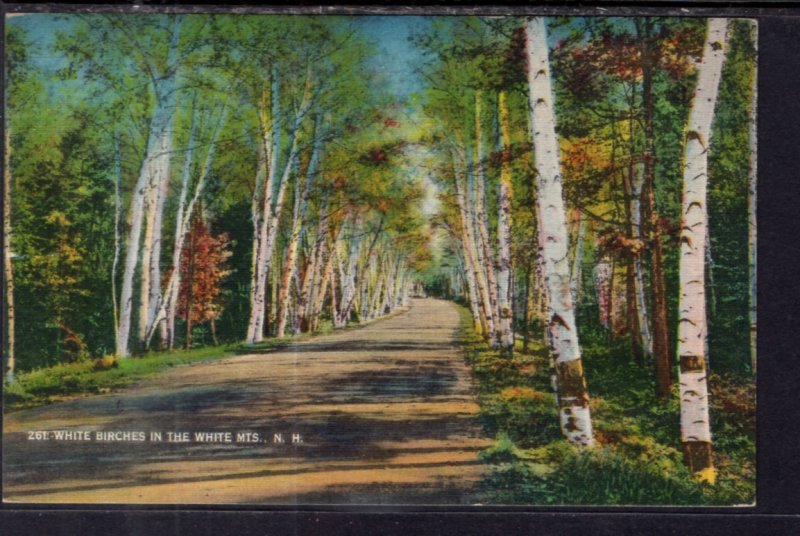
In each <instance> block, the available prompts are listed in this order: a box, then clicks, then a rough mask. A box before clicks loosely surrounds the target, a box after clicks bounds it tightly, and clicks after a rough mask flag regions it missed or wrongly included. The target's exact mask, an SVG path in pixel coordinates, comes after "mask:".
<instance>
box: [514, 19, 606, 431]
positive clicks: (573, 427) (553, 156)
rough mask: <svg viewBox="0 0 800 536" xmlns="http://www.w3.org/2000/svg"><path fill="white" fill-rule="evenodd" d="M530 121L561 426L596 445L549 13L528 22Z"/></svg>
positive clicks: (526, 44)
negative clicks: (574, 288) (574, 282)
mask: <svg viewBox="0 0 800 536" xmlns="http://www.w3.org/2000/svg"><path fill="white" fill-rule="evenodd" d="M525 37H526V39H525V52H526V57H527V74H528V86H529V89H530V92H529V99H530V108H529V110H530V122H531V130H532V134H533V147H534V158H535V164H536V171H537V174H536V182H537V184H536V185H537V188H536V190H537V195H536V209H537V213H538V223H539V225H540V227H539V233H540V244H541V247H542V259H543V265H544V277H545V294H546V296H547V301H548V304H549V306H548V318H547V324H548V328H549V333H550V341H549V344H550V351H551V355H552V357H553V359H554V360H555V366H556V376H557V384H558V385H557V395H558V404H559V415H560V420H561V431H562V433H563V434H564V436H565V437H566V438H567V439H568V440H569V441H570V442H572V443H573V444H575V445H579V446H591V445H593V444H594V434H593V432H592V420H591V414H590V410H589V393H588V390H587V388H586V382H585V380H584V375H583V366H582V364H581V353H580V345H579V343H578V332H577V326H576V324H575V310H574V307H573V303H572V295H571V293H570V288H569V287H570V285H569V274H570V269H569V256H568V251H569V248H568V243H567V242H568V237H569V235H568V233H567V224H566V212H565V209H564V199H563V194H562V177H561V168H560V165H561V163H560V156H559V145H558V137H557V135H556V130H555V127H556V123H555V115H554V100H553V90H552V83H551V75H550V62H549V58H548V47H547V33H546V29H545V22H544V18H542V17H533V18H529V19H528V20H527V24H526V26H525Z"/></svg>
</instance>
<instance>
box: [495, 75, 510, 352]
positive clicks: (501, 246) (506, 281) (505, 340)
mask: <svg viewBox="0 0 800 536" xmlns="http://www.w3.org/2000/svg"><path fill="white" fill-rule="evenodd" d="M498 112H499V113H498V116H499V119H500V137H501V140H502V148H501V150H502V155H503V156H502V162H501V165H500V197H499V203H498V204H499V207H498V218H497V252H498V270H497V305H498V322H499V324H498V335H499V339H500V341H499V342H500V348H501V349H502V350H504V351H506V352H508V351H513V349H514V305H513V302H514V299H513V298H514V296H513V293H512V291H511V196H512V194H511V189H512V185H511V125H510V119H509V117H508V104H507V102H506V94H505V92H504V91H501V92H500V93H499V94H498Z"/></svg>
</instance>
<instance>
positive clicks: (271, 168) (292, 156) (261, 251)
mask: <svg viewBox="0 0 800 536" xmlns="http://www.w3.org/2000/svg"><path fill="white" fill-rule="evenodd" d="M277 80H278V78H277V76H276V74H275V73H273V76H272V87H271V91H270V94H271V100H272V107H271V109H272V111H271V112H270V116H269V117H267V116H262V131H263V137H264V146H265V150H266V153H267V160H268V161H269V165H268V169H267V171H266V181H265V184H264V196H263V206H262V207H261V219H260V226H259V228H258V237H257V240H256V241H255V247H256V248H257V251H256V262H255V263H254V271H253V284H252V287H251V307H250V321H249V322H248V327H247V340H246V342H247V343H248V344H253V343H256V342H260V341H262V340H263V338H264V304H265V302H266V287H267V274H268V272H269V264H270V259H271V258H272V253H273V249H274V246H275V242H276V234H277V230H278V223H279V222H280V217H281V213H282V211H283V199H284V195H285V193H286V186H287V184H288V182H289V177H290V175H291V173H292V170H293V169H294V167H295V165H296V160H297V154H298V151H299V137H298V134H299V130H300V126H301V124H302V122H303V119H304V118H305V116H306V114H307V113H308V111H309V109H310V108H311V103H312V102H311V100H312V95H311V87H312V86H311V82H312V78H311V70H310V69H309V71H308V73H307V76H306V84H305V88H304V91H303V96H302V100H301V102H300V106H299V108H298V110H297V113H296V114H295V117H294V122H293V124H292V128H291V130H290V132H289V146H290V149H289V154H288V157H287V160H286V164H285V166H284V168H283V173H282V175H281V176H280V179H278V191H277V195H276V196H275V201H274V203H273V197H272V196H273V193H274V188H275V180H276V179H277V168H278V160H279V159H278V155H279V153H280V127H279V125H278V122H277V119H276V118H277V117H278V114H279V106H280V103H279V99H278V84H277ZM264 113H266V105H262V114H264Z"/></svg>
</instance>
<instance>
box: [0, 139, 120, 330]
mask: <svg viewBox="0 0 800 536" xmlns="http://www.w3.org/2000/svg"><path fill="white" fill-rule="evenodd" d="M121 219H122V155H121V154H120V147H119V128H117V129H115V131H114V260H113V261H112V262H111V305H112V307H113V308H114V337H116V336H117V332H118V331H119V305H118V302H117V269H118V268H119V257H120V251H121V248H122V236H121V233H122V229H121V223H120V220H121ZM7 236H10V235H7Z"/></svg>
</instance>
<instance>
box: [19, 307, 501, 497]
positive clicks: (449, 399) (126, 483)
mask: <svg viewBox="0 0 800 536" xmlns="http://www.w3.org/2000/svg"><path fill="white" fill-rule="evenodd" d="M458 323H459V315H458V311H457V310H456V308H455V306H454V305H453V304H451V303H449V302H446V301H441V300H435V299H416V300H414V301H413V303H412V306H411V308H410V309H409V310H408V311H406V312H403V313H401V314H398V315H396V316H393V317H391V318H388V319H385V320H381V321H377V322H374V323H372V324H370V325H367V326H365V327H362V328H359V329H350V330H344V331H340V332H336V333H334V334H331V335H325V336H319V337H314V338H312V339H308V340H305V341H302V342H296V343H293V344H291V345H290V346H288V347H285V348H283V349H281V350H278V351H274V350H273V351H269V352H265V353H252V354H247V355H241V356H236V357H231V358H226V359H222V360H218V361H213V362H207V363H200V364H195V365H191V366H182V367H176V368H174V369H171V370H169V371H167V372H164V373H162V374H159V375H157V376H155V377H153V378H152V379H147V380H146V381H144V382H142V383H141V384H140V385H138V386H135V387H131V388H129V389H125V390H123V391H119V392H117V393H113V394H109V395H102V396H92V397H86V398H81V399H76V400H72V401H69V402H64V403H59V404H54V405H50V406H46V407H41V408H36V409H32V410H26V411H20V412H15V413H11V414H9V415H6V417H5V419H4V444H3V471H4V472H3V476H4V479H3V481H4V489H3V495H4V500H5V501H11V502H23V503H54V502H55V503H148V504H163V503H171V504H174V503H194V504H227V503H237V504H472V503H475V502H479V501H480V496H479V495H478V493H477V491H476V484H477V482H478V481H479V480H480V479H481V478H482V476H483V474H484V467H483V466H482V464H481V463H479V462H478V460H477V453H478V451H480V450H481V449H482V448H485V447H486V446H487V444H488V442H487V440H486V439H485V438H483V437H482V435H481V430H480V426H479V424H478V422H477V418H476V415H477V412H478V406H477V404H476V402H475V397H474V392H473V385H472V382H471V379H470V375H469V370H468V369H467V367H466V365H465V364H464V360H463V354H462V352H461V350H460V349H459V347H458V345H457V341H456V335H457V329H458ZM34 431H48V432H50V434H49V436H48V437H49V438H48V439H46V440H41V439H38V440H37V439H33V438H31V437H29V436H35V434H32V432H34ZM54 431H71V432H81V434H80V435H77V434H74V433H73V435H72V438H71V439H69V440H66V439H63V438H62V439H61V440H57V439H54V434H53V432H54ZM124 432H130V433H128V434H127V435H126V434H124ZM153 433H156V434H159V433H160V434H161V439H160V440H158V437H157V436H152V434H153ZM168 433H171V434H173V435H171V436H169V435H167V434H168ZM98 434H99V435H98ZM103 434H105V435H103ZM178 434H188V438H189V441H178V440H179V439H182V438H185V437H187V436H183V435H178ZM195 434H202V435H201V436H195ZM227 434H230V436H228V435H227ZM239 434H241V435H239ZM247 434H250V435H247ZM253 434H258V439H257V442H253V441H255V440H256V437H255V435H253ZM84 437H88V438H89V439H83V438H84ZM98 437H99V438H100V439H98ZM170 438H171V439H173V441H168V440H169V439H170ZM298 438H299V439H298ZM140 439H143V440H140ZM151 439H152V440H151ZM202 440H205V441H202ZM229 440H230V441H229ZM293 440H294V442H293ZM281 441H283V442H281Z"/></svg>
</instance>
